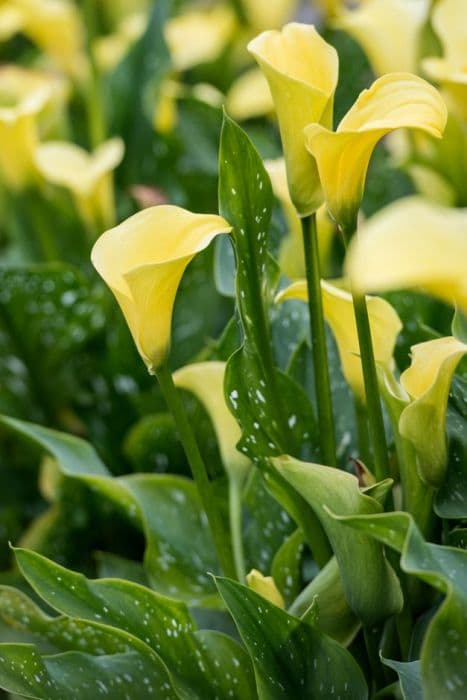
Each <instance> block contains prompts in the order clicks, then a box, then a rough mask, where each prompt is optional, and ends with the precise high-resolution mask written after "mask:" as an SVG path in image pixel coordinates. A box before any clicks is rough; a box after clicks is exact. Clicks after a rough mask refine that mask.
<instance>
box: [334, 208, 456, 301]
mask: <svg viewBox="0 0 467 700" xmlns="http://www.w3.org/2000/svg"><path fill="white" fill-rule="evenodd" d="M466 261H467V210H465V209H451V208H448V207H442V206H440V205H438V204H433V203H431V202H428V201H427V200H424V199H422V198H421V197H407V198H404V199H400V200H398V201H396V202H394V203H393V204H390V205H389V206H388V207H385V208H384V209H382V210H381V211H380V212H378V213H377V214H375V215H374V216H372V217H371V218H370V219H368V220H367V221H366V222H365V223H364V224H363V225H362V226H361V227H360V230H359V234H358V238H356V239H354V240H353V241H352V243H351V245H350V247H349V250H348V254H347V259H346V263H345V270H346V274H347V275H348V276H349V278H350V279H351V282H352V284H353V285H354V287H355V288H357V289H359V290H360V291H362V292H363V291H366V292H371V291H373V292H378V291H387V290H391V289H414V288H415V289H421V290H423V291H425V292H427V293H429V294H432V295H433V296H435V297H438V298H439V299H442V300H443V301H446V302H447V303H448V304H454V303H457V304H458V305H459V307H460V308H461V309H462V310H463V311H464V312H467V275H466Z"/></svg>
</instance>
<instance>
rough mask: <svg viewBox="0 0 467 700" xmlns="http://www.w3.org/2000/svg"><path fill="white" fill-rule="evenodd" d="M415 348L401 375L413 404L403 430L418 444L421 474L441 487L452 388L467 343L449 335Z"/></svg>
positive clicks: (407, 410)
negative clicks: (446, 426) (447, 415)
mask: <svg viewBox="0 0 467 700" xmlns="http://www.w3.org/2000/svg"><path fill="white" fill-rule="evenodd" d="M411 350H412V364H411V366H410V367H409V368H408V369H407V370H405V372H403V373H402V375H401V384H402V386H403V387H404V389H405V391H406V392H407V394H408V395H409V396H410V398H411V403H410V404H409V405H408V406H407V408H405V409H404V410H403V411H402V414H401V417H400V420H399V430H400V433H401V435H402V436H403V437H405V438H407V439H408V440H410V441H411V442H412V443H413V445H414V446H415V449H416V452H417V456H418V463H419V470H420V476H421V477H422V478H423V480H424V481H426V482H427V483H429V484H430V485H431V486H435V487H438V486H440V485H441V483H442V481H443V478H444V475H445V471H446V465H447V449H446V429H445V424H446V410H447V402H448V395H449V389H450V386H451V381H452V377H453V374H454V372H455V370H456V367H457V365H458V363H459V362H460V360H461V359H462V357H463V356H464V355H465V354H466V353H467V345H465V344H464V343H461V342H460V341H459V340H456V338H453V337H448V338H438V339H436V340H429V341H427V342H425V343H419V344H418V345H414V346H413V347H412V348H411Z"/></svg>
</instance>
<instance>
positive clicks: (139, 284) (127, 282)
mask: <svg viewBox="0 0 467 700" xmlns="http://www.w3.org/2000/svg"><path fill="white" fill-rule="evenodd" d="M230 230H231V227H230V226H229V224H228V223H227V222H226V221H225V219H223V218H222V217H220V216H215V215H211V214H193V213H191V212H189V211H187V210H185V209H181V208H180V207H175V206H170V205H161V206H156V207H150V208H148V209H144V210H143V211H140V212H138V213H137V214H134V216H131V217H130V218H129V219H126V221H124V222H123V223H121V224H119V225H118V226H116V227H115V228H112V229H110V230H109V231H106V232H105V233H103V234H102V236H101V237H100V238H99V239H98V240H97V241H96V243H95V244H94V247H93V249H92V253H91V260H92V262H93V265H94V267H95V268H96V270H97V271H98V273H99V274H100V275H101V277H102V278H103V279H104V281H105V282H106V283H107V285H108V286H109V287H110V289H111V290H112V292H113V293H114V295H115V297H116V299H117V301H118V303H119V304H120V307H121V309H122V311H123V314H124V315H125V319H126V321H127V323H128V326H129V329H130V331H131V334H132V336H133V339H134V341H135V343H136V346H137V348H138V351H139V353H140V355H141V357H142V358H143V360H144V362H145V363H146V365H147V367H148V369H149V371H150V372H154V371H155V370H156V369H157V368H158V367H159V366H160V364H161V363H162V362H163V361H164V359H165V357H166V355H167V353H168V350H169V346H170V331H171V323H172V310H173V305H174V302H175V295H176V293H177V289H178V285H179V284H180V280H181V278H182V276H183V273H184V271H185V268H186V267H187V265H188V263H189V262H190V261H191V260H192V259H193V257H194V256H195V255H196V254H197V253H199V252H200V251H201V250H204V248H206V247H207V246H208V245H209V243H210V242H211V241H212V239H213V238H215V236H217V235H219V234H221V233H229V232H230Z"/></svg>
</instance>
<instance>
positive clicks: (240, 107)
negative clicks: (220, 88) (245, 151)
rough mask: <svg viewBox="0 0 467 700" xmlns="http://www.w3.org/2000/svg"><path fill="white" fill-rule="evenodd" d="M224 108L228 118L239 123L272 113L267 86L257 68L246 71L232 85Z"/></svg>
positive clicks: (270, 96)
mask: <svg viewBox="0 0 467 700" xmlns="http://www.w3.org/2000/svg"><path fill="white" fill-rule="evenodd" d="M225 107H226V110H227V112H228V114H229V116H231V117H232V119H235V120H236V121H239V122H241V121H244V120H245V119H254V118H256V117H264V116H269V115H270V114H272V113H273V112H274V102H273V101H272V95H271V91H270V89H269V85H268V83H267V80H266V78H265V77H264V75H263V74H262V72H261V71H260V70H259V68H251V69H249V70H247V71H246V72H245V73H242V75H240V77H239V78H237V79H236V80H235V81H234V82H233V83H232V85H231V87H230V89H229V91H228V93H227V96H226V102H225Z"/></svg>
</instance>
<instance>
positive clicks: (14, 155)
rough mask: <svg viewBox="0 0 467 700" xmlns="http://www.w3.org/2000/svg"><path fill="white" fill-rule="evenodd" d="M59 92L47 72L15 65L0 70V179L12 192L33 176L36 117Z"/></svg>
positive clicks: (42, 112)
mask: <svg viewBox="0 0 467 700" xmlns="http://www.w3.org/2000/svg"><path fill="white" fill-rule="evenodd" d="M60 92H61V84H60V82H59V81H58V80H57V79H56V78H55V77H54V76H50V75H48V74H47V73H42V72H39V71H31V70H27V69H25V68H19V67H16V66H6V67H4V68H1V69H0V177H1V179H2V180H3V181H4V182H5V184H6V185H7V186H8V187H10V188H12V189H19V188H21V187H23V186H25V185H26V184H27V183H28V182H29V181H30V180H31V179H32V178H33V176H34V159H33V154H34V148H35V146H36V144H37V142H38V139H39V118H40V117H41V116H42V115H43V114H44V113H45V112H46V109H47V107H48V106H51V105H52V103H53V102H54V100H55V99H56V98H57V97H58V96H59V93H60Z"/></svg>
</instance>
